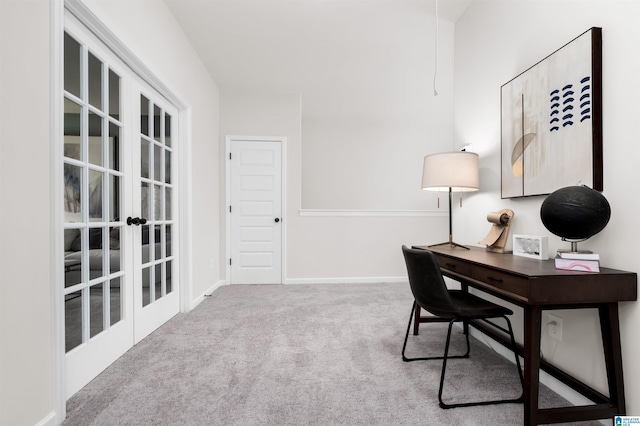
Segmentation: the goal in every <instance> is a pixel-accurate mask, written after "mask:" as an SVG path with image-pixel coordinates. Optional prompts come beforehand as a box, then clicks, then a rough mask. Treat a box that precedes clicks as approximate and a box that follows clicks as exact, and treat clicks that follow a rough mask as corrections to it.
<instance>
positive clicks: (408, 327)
mask: <svg viewBox="0 0 640 426" xmlns="http://www.w3.org/2000/svg"><path fill="white" fill-rule="evenodd" d="M415 310H416V303H415V302H414V303H413V304H412V305H411V314H409V324H408V325H407V333H406V334H405V335H404V344H403V345H402V360H403V361H404V362H411V361H429V360H432V359H444V357H441V356H432V357H423V358H407V357H406V356H405V350H406V349H407V340H408V339H409V331H411V322H412V321H415V318H414V312H415ZM448 321H449V320H448V319H447V318H439V317H433V318H430V319H429V321H427V322H448ZM465 337H466V339H467V351H466V352H465V353H464V354H463V355H452V356H450V357H449V358H452V359H457V358H469V352H470V346H469V334H466V335H465Z"/></svg>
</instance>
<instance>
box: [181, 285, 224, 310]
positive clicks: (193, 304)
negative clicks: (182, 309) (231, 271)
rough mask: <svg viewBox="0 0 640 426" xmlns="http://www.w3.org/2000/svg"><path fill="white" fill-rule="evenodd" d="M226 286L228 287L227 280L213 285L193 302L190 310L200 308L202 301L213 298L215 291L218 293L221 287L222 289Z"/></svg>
mask: <svg viewBox="0 0 640 426" xmlns="http://www.w3.org/2000/svg"><path fill="white" fill-rule="evenodd" d="M224 285H227V281H226V280H219V281H218V282H216V283H215V284H214V285H212V286H211V287H209V288H208V289H206V290H205V291H204V292H203V293H202V294H201V295H199V296H198V297H196V298H195V299H193V300H192V301H191V306H190V308H189V310H192V309H193V308H195V307H196V306H198V305H199V304H200V303H202V301H203V300H204V299H205V297H207V296H211V294H212V293H213V292H214V291H216V290H217V289H219V288H220V287H222V286H224Z"/></svg>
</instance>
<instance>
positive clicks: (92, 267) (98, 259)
mask: <svg viewBox="0 0 640 426" xmlns="http://www.w3.org/2000/svg"><path fill="white" fill-rule="evenodd" d="M102 236H103V232H102V228H90V229H89V272H90V274H89V275H90V276H89V279H94V278H98V277H101V276H102V275H103V274H102V273H103V268H102V266H103V259H104V255H105V250H104V247H103V245H102Z"/></svg>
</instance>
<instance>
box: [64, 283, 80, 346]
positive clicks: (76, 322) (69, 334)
mask: <svg viewBox="0 0 640 426" xmlns="http://www.w3.org/2000/svg"><path fill="white" fill-rule="evenodd" d="M64 308H65V309H64V319H65V321H64V323H65V333H64V334H65V350H66V351H67V352H69V351H70V350H71V349H73V348H75V347H76V346H78V345H79V344H81V343H82V290H80V291H75V292H73V293H69V294H67V295H66V296H65V297H64Z"/></svg>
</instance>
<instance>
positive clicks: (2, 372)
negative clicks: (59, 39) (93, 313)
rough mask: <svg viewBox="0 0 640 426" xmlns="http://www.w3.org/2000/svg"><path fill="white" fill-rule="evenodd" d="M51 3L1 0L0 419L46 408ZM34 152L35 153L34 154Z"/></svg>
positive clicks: (16, 419) (35, 414) (27, 418)
mask: <svg viewBox="0 0 640 426" xmlns="http://www.w3.org/2000/svg"><path fill="white" fill-rule="evenodd" d="M49 28H50V27H49V2H48V1H46V0H40V1H29V2H22V1H1V2H0V64H1V68H0V93H1V94H2V95H0V117H2V126H1V127H0V205H1V206H2V209H1V210H2V222H0V223H1V224H2V232H1V234H2V236H1V237H0V424H3V425H14V424H15V425H18V424H35V423H36V422H38V421H39V420H40V419H42V418H43V417H45V416H46V415H47V414H48V413H49V412H50V411H51V407H52V394H51V377H52V365H51V280H50V265H51V262H50V260H51V254H50V249H51V229H50V220H49V218H50V200H49V194H50V170H51V169H50V160H49V143H50V138H49V126H50V105H49V87H50V85H49V70H50V67H49ZM34 152H37V153H39V155H34V154H33V153H34Z"/></svg>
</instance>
